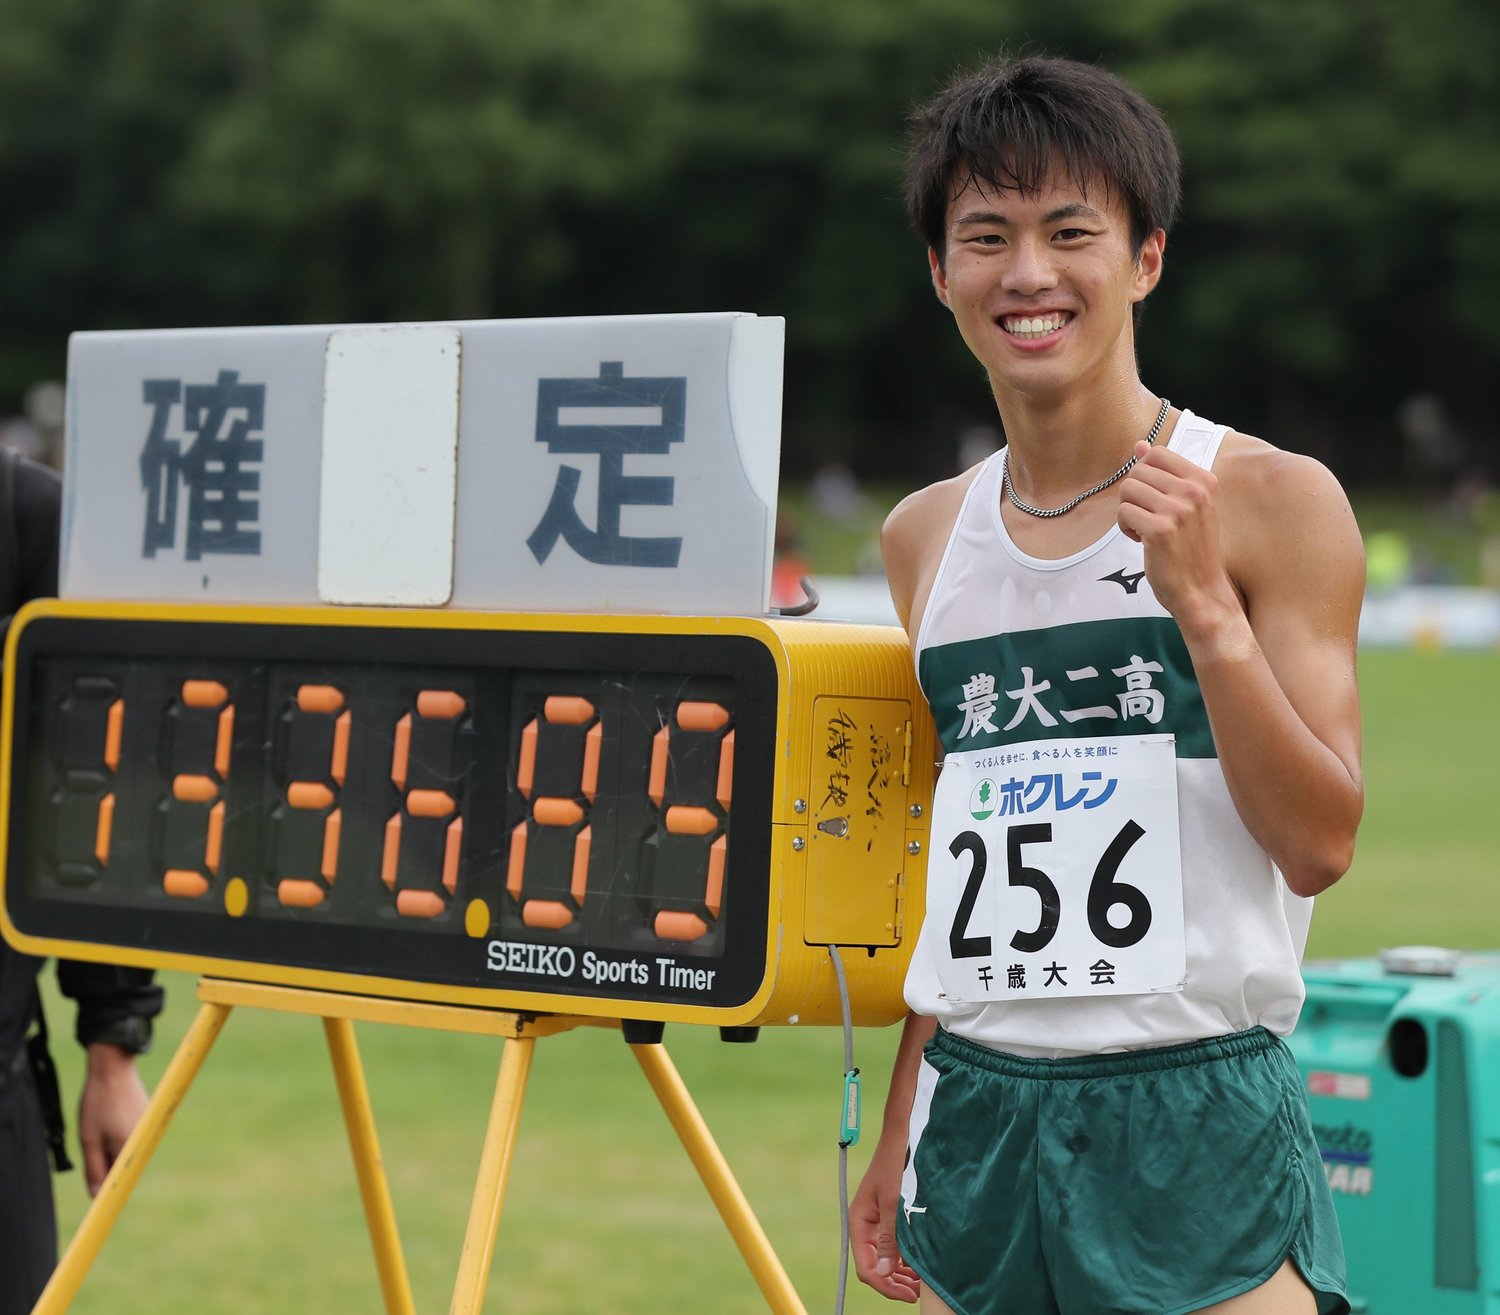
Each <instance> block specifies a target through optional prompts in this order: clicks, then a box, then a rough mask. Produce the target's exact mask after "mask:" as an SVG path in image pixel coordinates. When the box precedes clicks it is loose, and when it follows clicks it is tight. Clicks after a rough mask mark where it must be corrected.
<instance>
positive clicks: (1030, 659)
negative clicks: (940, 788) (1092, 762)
mask: <svg viewBox="0 0 1500 1315" xmlns="http://www.w3.org/2000/svg"><path fill="white" fill-rule="evenodd" d="M917 672H918V675H919V676H920V678H921V681H922V688H923V690H925V691H926V693H927V698H928V701H929V702H930V703H931V704H932V715H933V719H934V721H935V722H936V724H937V731H938V737H939V739H940V740H941V741H942V745H943V750H944V752H945V753H953V752H955V751H956V750H958V749H987V748H991V747H992V746H995V745H1004V744H1018V743H1020V742H1022V741H1024V740H1039V739H1083V738H1093V737H1097V736H1100V735H1151V734H1159V733H1171V734H1173V735H1175V736H1176V737H1177V756H1178V757H1179V758H1214V757H1217V756H1218V755H1217V754H1216V753H1215V751H1214V741H1213V734H1212V732H1211V731H1210V730H1209V725H1208V713H1207V711H1206V709H1205V708H1204V706H1203V695H1202V693H1201V692H1200V691H1199V689H1198V681H1197V678H1196V676H1195V675H1194V672H1193V663H1192V659H1191V658H1190V657H1189V656H1188V651H1187V645H1186V644H1185V643H1184V642H1183V639H1182V633H1181V631H1179V630H1178V629H1177V623H1176V622H1175V621H1173V620H1172V619H1171V618H1170V617H1159V616H1144V617H1123V618H1118V619H1114V620H1109V621H1076V622H1073V623H1072V624H1070V625H1059V626H1049V627H1048V628H1047V629H1045V630H1020V631H1014V632H1012V633H1010V634H1004V635H993V636H989V637H987V638H983V639H965V640H960V641H958V642H956V643H952V644H936V645H933V646H931V647H928V648H925V649H923V650H922V655H921V658H920V660H919V662H918V665H917Z"/></svg>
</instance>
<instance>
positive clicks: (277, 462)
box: [61, 313, 785, 615]
mask: <svg viewBox="0 0 1500 1315" xmlns="http://www.w3.org/2000/svg"><path fill="white" fill-rule="evenodd" d="M784 334H785V324H784V321H782V320H781V319H779V318H757V317H756V316H753V315H741V314H730V313H726V314H713V315H657V316H618V317H599V318H580V319H538V320H485V321H472V322H463V323H454V324H444V325H334V326H328V325H323V326H306V327H289V328H244V329H184V330H151V331H140V332H117V333H115V332H112V333H79V334H75V335H74V336H73V338H72V341H71V343H70V345H69V358H68V421H67V453H66V464H65V472H64V505H63V544H62V581H61V592H62V594H63V596H64V597H72V598H113V599H143V600H150V599H160V600H175V601H204V602H207V601H214V602H258V603H287V604H300V603H353V604H366V605H376V604H392V605H400V606H427V607H440V606H447V607H455V608H474V609H487V610H513V611H525V610H546V611H557V610H574V611H638V612H658V613H661V612H666V613H682V614H693V613H709V614H747V615H753V614H757V613H760V612H764V611H765V609H766V606H767V603H768V600H769V594H770V576H771V552H772V547H773V539H774V530H775V522H776V487H777V478H778V474H779V459H780V438H781V378H782V349H783V341H784Z"/></svg>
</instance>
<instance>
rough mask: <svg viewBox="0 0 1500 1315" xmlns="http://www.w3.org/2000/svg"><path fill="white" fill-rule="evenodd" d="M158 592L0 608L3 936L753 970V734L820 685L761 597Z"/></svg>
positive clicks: (703, 996)
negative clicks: (605, 607)
mask: <svg viewBox="0 0 1500 1315" xmlns="http://www.w3.org/2000/svg"><path fill="white" fill-rule="evenodd" d="M157 611H158V613H159V614H154V615H153V614H150V609H144V608H141V607H131V606H128V605H114V606H113V607H109V606H106V605H99V604H92V605H90V604H50V605H46V607H45V608H44V609H43V610H42V612H41V614H38V615H30V614H23V615H24V624H23V625H22V626H21V630H20V633H19V635H18V636H16V637H15V638H14V639H13V640H12V648H11V652H12V658H11V661H10V662H8V664H7V667H8V672H7V708H8V710H9V720H8V733H9V741H8V753H7V760H8V762H9V764H10V775H9V781H8V789H7V791H6V797H7V803H8V810H9V811H8V822H7V825H8V831H7V864H6V874H5V908H6V915H7V919H8V921H9V923H10V924H12V926H13V927H14V928H15V929H16V930H17V931H18V932H19V933H20V934H21V935H22V937H24V938H30V939H32V940H34V941H40V942H45V943H47V944H48V946H49V949H51V947H52V946H53V945H55V944H66V945H71V946H73V947H74V948H75V949H76V947H77V946H78V945H80V944H82V945H84V946H100V947H102V946H117V947H126V948H127V949H130V950H136V951H139V952H140V953H139V955H138V956H137V957H139V958H141V959H142V960H144V961H150V962H158V961H159V962H162V963H164V964H167V965H169V966H170V965H171V964H172V963H173V962H174V960H173V956H187V957H188V958H189V959H190V960H192V961H193V962H195V963H198V962H201V961H210V963H209V966H211V967H212V966H215V965H226V964H227V965H234V966H235V967H236V969H237V970H239V971H238V972H237V973H229V974H228V975H248V976H254V977H262V978H268V979H275V980H282V979H284V978H285V977H286V975H287V974H288V973H290V974H291V976H292V978H293V980H297V979H298V978H297V976H296V975H297V973H298V972H300V971H302V970H306V971H308V972H312V973H315V974H318V975H319V977H318V980H319V981H320V982H322V983H323V984H327V976H326V975H328V974H333V975H337V976H341V977H347V978H348V979H351V980H352V981H353V982H354V989H366V990H369V989H375V987H374V986H372V985H371V981H379V982H382V983H386V984H387V986H386V987H384V988H382V989H389V988H388V983H389V982H390V981H392V980H395V981H400V982H409V983H421V984H424V985H425V986H426V987H427V988H430V989H425V990H422V991H419V992H416V994H419V995H423V996H432V995H434V994H435V995H437V996H440V997H442V998H450V997H449V995H448V994H447V993H446V992H445V988H457V989H458V994H457V995H456V996H454V997H452V998H457V999H462V1000H472V1001H474V1002H484V1003H493V1002H495V1000H496V998H497V996H503V997H505V998H506V1000H507V1002H513V1001H514V1000H515V999H519V998H525V997H533V996H534V997H558V996H566V997H568V998H569V999H570V1000H571V1001H573V1002H574V1003H575V1004H576V1003H577V1002H578V1001H579V1000H586V999H588V998H590V997H594V998H595V999H596V1000H598V1001H601V1002H602V1001H619V1000H621V999H627V1000H629V1001H632V1002H634V1003H635V1004H637V1005H652V1004H655V1005H663V1006H672V1005H690V1006H693V1007H696V1008H700V1009H705V1010H709V1011H714V1010H718V1011H730V1012H733V1011H735V1010H743V1009H744V1008H746V1007H748V1006H751V1005H753V1004H754V1002H755V1001H756V1000H757V999H758V998H764V997H765V995H766V993H767V991H768V989H769V986H770V984H771V979H772V978H774V977H775V975H776V972H777V967H778V957H777V952H776V949H775V942H776V941H777V940H778V939H780V937H779V931H778V927H777V922H778V920H779V919H781V918H784V917H786V916H787V908H786V904H787V900H786V892H785V891H784V890H782V889H781V888H780V887H781V882H779V881H778V880H777V879H775V878H776V873H775V869H776V867H777V865H778V863H779V862H781V861H782V860H783V859H784V857H785V854H786V852H787V851H786V849H785V846H783V845H782V844H781V843H780V842H781V841H782V840H785V839H786V837H785V836H779V835H778V834H776V833H777V831H778V830H779V829H780V827H779V826H778V825H777V819H776V817H775V816H773V815H775V814H777V812H778V805H779V809H780V812H782V813H785V814H787V815H788V817H789V819H790V820H791V821H795V820H796V813H795V811H792V812H790V813H788V812H787V806H788V804H790V803H791V802H792V801H791V800H789V799H787V798H779V797H778V794H777V765H778V742H779V740H780V739H781V737H782V736H783V735H784V734H785V732H786V729H787V727H788V725H789V715H790V714H791V713H792V711H793V708H792V704H793V703H794V702H805V703H806V704H807V706H808V709H809V713H810V712H811V702H812V698H813V696H814V695H817V696H822V697H825V698H826V697H827V696H828V694H829V691H828V690H826V689H818V690H816V691H813V690H812V689H811V688H809V690H808V698H807V699H806V700H802V699H794V698H793V695H794V693H795V691H794V690H793V688H792V686H794V685H796V684H797V683H798V682H797V681H796V680H795V679H794V678H793V677H792V672H793V671H794V670H795V669H796V667H797V665H798V664H796V663H791V664H789V663H788V658H787V653H788V651H791V650H795V649H796V648H797V645H795V644H793V645H792V646H791V650H788V649H787V647H786V646H785V645H784V643H783V642H782V638H781V635H780V634H779V632H778V631H776V630H775V629H773V628H772V626H771V625H770V624H769V623H766V622H750V621H742V622H740V623H739V624H738V629H740V630H741V631H743V632H745V633H732V632H730V631H729V630H728V629H726V628H725V627H724V626H722V625H720V626H718V627H714V628H709V630H710V632H709V633H695V632H694V627H693V626H692V624H691V623H690V622H688V621H683V620H675V621H672V620H667V619H663V618H606V619H603V620H602V621H601V619H598V618H588V619H585V620H584V621H580V619H578V618H572V619H563V618H556V617H552V618H548V617H542V616H530V617H514V616H512V617H499V616H492V617H483V616H479V615H476V616H472V617H469V618H467V620H468V622H469V624H468V625H466V624H465V623H464V622H465V618H463V617H461V616H457V617H455V616H453V615H451V614H450V615H449V616H447V617H445V618H444V620H443V622H442V623H441V624H438V625H432V624H430V623H429V624H421V623H420V621H419V620H414V619H413V616H412V614H397V613H376V614H371V613H369V612H364V613H361V614H356V615H353V616H351V614H350V613H348V612H347V611H345V612H337V611H334V610H331V609H306V610H305V611H304V612H302V613H301V614H300V615H299V613H298V612H296V611H288V610H285V609H282V610H281V611H276V612H273V611H270V610H269V609H202V610H201V611H202V615H201V619H200V617H199V616H198V615H197V614H195V613H194V611H193V609H189V608H181V607H179V608H163V609H158V610H157ZM48 613H50V614H48ZM375 618H379V619H378V620H377V619H375ZM423 619H425V618H423ZM779 624H780V626H781V627H783V628H790V627H792V626H795V624H796V623H787V622H782V623H779ZM802 624H803V626H804V627H807V628H808V630H809V633H815V630H814V627H815V623H802ZM843 629H855V628H847V627H846V628H843ZM877 647H879V648H881V649H888V644H887V643H886V637H885V636H882V637H881V641H880V643H879V644H878V645H877ZM902 657H903V658H904V649H903V650H902ZM854 693H855V694H856V695H857V694H858V691H855V692H854ZM850 706H851V707H855V708H856V709H858V708H859V707H860V706H861V705H859V704H858V703H857V702H856V703H854V704H851V705H850ZM899 710H900V709H898V711H899ZM820 715H824V716H825V719H828V718H831V716H832V714H831V713H826V714H820ZM840 715H841V716H842V717H843V718H844V719H845V720H848V721H849V722H850V725H853V724H854V721H853V719H851V718H850V715H849V713H848V712H847V711H841V712H840ZM906 715H908V716H909V713H908V714H906ZM872 725H873V723H872ZM802 733H803V734H812V735H814V736H815V735H816V733H817V728H815V727H812V726H811V724H810V722H809V725H808V727H807V729H806V730H804V731H803V732H802ZM841 733H844V732H841ZM908 736H909V729H908ZM825 738H826V735H825ZM845 739H846V740H848V741H849V742H850V743H852V742H853V741H852V739H850V737H849V736H848V735H847V733H845ZM782 747H783V749H784V747H785V746H784V745H783V746H782ZM819 747H820V746H819V745H818V744H812V745H809V746H808V749H807V751H806V753H805V754H804V755H803V756H804V757H806V758H807V759H808V760H809V761H810V760H811V759H812V758H813V757H814V756H816V754H817V751H818V749H819ZM887 756H888V750H887ZM882 761H884V760H882ZM845 775H847V773H845ZM888 783H889V772H888V773H887V785H886V786H883V787H882V788H883V789H887V792H888ZM783 793H784V792H783ZM796 793H797V795H798V800H799V801H801V802H802V807H803V809H804V810H805V809H806V807H807V804H806V802H805V798H806V796H807V795H809V794H810V790H806V789H804V790H801V791H798V792H796ZM870 798H871V799H876V800H877V804H878V805H879V806H880V808H882V809H883V808H884V807H885V797H884V796H883V795H882V796H879V797H877V795H876V794H875V793H874V792H873V791H872V792H871V793H870ZM904 801H905V791H904V788H903V789H902V795H901V803H902V807H901V812H902V813H905V812H906V811H907V810H906V808H905V806H904ZM866 802H867V801H866ZM895 811H896V810H895V809H894V808H893V809H892V812H893V813H894V812H895ZM809 820H810V819H809ZM909 822H910V818H909V817H905V818H903V817H901V816H895V817H893V818H892V821H891V826H892V827H893V828H896V829H895V830H894V831H892V832H891V836H892V838H893V839H894V841H895V842H896V845H895V848H893V847H892V846H889V845H888V846H886V847H885V850H886V851H889V852H895V851H896V849H898V848H899V846H900V845H901V844H902V843H903V836H904V831H903V830H902V829H901V828H903V827H905V826H907V825H908V824H909ZM802 829H803V830H805V829H806V823H805V822H804V824H803V828H802ZM825 829H826V828H825ZM844 829H845V831H846V832H847V829H848V823H847V822H844ZM840 834H843V833H840ZM803 843H804V844H805V842H803ZM802 847H803V846H802V844H798V845H796V846H795V850H794V852H800V850H801V849H802ZM867 848H869V849H873V842H872V844H871V845H870V846H868V847H867ZM850 855H851V858H852V857H853V850H852V848H851V849H850ZM887 866H888V863H887ZM850 876H851V880H852V881H853V882H855V883H856V884H857V883H858V882H859V881H860V878H861V874H860V873H858V872H855V873H852V874H850ZM868 876H869V880H870V881H871V882H877V883H878V882H881V881H885V882H890V881H891V874H889V873H887V872H885V871H883V870H879V865H878V863H877V865H876V868H875V869H872V870H871V871H870V872H869V874H868ZM896 877H897V880H898V881H899V880H900V879H901V877H902V874H900V873H898V874H896ZM892 884H894V883H892ZM773 893H774V894H776V895H778V896H779V897H780V900H779V903H780V905H781V907H773ZM825 903H826V900H825ZM820 907H821V906H820ZM797 911H798V912H800V908H799V909H798V910H797ZM834 921H835V922H836V921H837V917H836V916H835V918H834ZM887 926H888V927H889V926H890V924H887ZM880 939H882V940H883V941H885V942H887V943H889V942H891V941H892V939H893V938H892V937H891V936H884V937H881V938H880ZM894 939H899V938H894ZM872 953H873V951H872ZM99 957H105V956H103V955H100V956H99ZM887 957H888V958H889V957H895V956H893V955H889V954H888V955H887ZM902 957H903V962H904V955H903V956H902ZM257 966H260V967H261V968H265V969H271V970H275V971H264V972H263V971H258V969H257ZM246 968H248V969H249V971H248V972H245V971H244V970H245V969H246ZM367 979H368V980H367ZM569 1007H570V1008H571V1007H574V1005H570V1006H569ZM595 1007H602V1005H601V1006H590V1008H595ZM609 1012H612V1013H616V1014H620V1013H625V1014H628V1013H629V1012H630V1011H622V1010H621V1009H620V1008H619V1007H618V1005H611V1006H610V1008H609ZM635 1012H637V1013H639V1012H640V1011H639V1010H636V1011H635ZM650 1012H651V1011H650V1010H649V1009H648V1010H647V1011H646V1013H647V1014H649V1013H650Z"/></svg>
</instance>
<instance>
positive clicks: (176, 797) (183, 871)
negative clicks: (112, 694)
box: [111, 680, 234, 899]
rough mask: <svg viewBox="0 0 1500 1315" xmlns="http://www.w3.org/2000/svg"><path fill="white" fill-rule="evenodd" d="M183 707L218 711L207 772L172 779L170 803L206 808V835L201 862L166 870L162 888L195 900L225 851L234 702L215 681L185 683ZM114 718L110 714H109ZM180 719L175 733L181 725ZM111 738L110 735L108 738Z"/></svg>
mask: <svg viewBox="0 0 1500 1315" xmlns="http://www.w3.org/2000/svg"><path fill="white" fill-rule="evenodd" d="M179 698H181V700H182V706H183V707H185V708H201V709H205V710H208V711H213V710H217V711H218V714H219V715H218V722H217V726H216V728H215V733H214V760H213V767H212V770H211V772H210V773H208V774H204V773H201V772H178V773H176V774H175V775H174V776H173V777H172V786H171V802H169V803H168V805H167V806H168V807H169V808H170V807H171V806H172V803H173V802H175V803H185V804H201V805H203V806H204V807H206V808H207V809H208V835H207V837H206V838H205V839H204V842H203V860H202V862H201V863H200V864H199V865H198V866H197V867H195V868H193V867H181V868H167V869H166V871H165V872H163V873H162V879H161V884H162V889H163V890H164V891H166V893H167V894H168V895H175V896H177V897H179V898H182V899H197V898H198V897H199V896H201V895H205V894H207V893H208V891H209V889H210V887H211V886H212V884H213V878H214V877H217V876H218V875H219V862H220V859H221V858H222V857H223V849H224V798H223V792H224V783H225V781H226V780H227V779H228V776H229V756H230V748H231V746H232V745H233V743H234V700H233V699H231V698H230V697H229V690H228V689H227V688H226V687H225V686H224V685H222V684H220V683H219V682H218V681H217V680H185V681H183V682H182V688H181V690H180V691H179ZM111 715H113V713H111ZM182 724H183V723H182V721H181V719H179V720H178V721H177V723H176V726H175V727H174V734H175V733H176V731H177V730H178V729H180V727H181V726H182ZM111 738H113V736H112V735H111Z"/></svg>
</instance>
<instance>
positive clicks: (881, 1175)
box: [849, 1014, 934, 1302]
mask: <svg viewBox="0 0 1500 1315" xmlns="http://www.w3.org/2000/svg"><path fill="white" fill-rule="evenodd" d="M933 1027H934V1023H933V1020H932V1019H930V1018H922V1017H920V1016H919V1015H917V1014H908V1015H907V1016H906V1025H905V1027H904V1028H903V1029H902V1032H901V1044H900V1046H898V1047H897V1050H896V1062H895V1064H894V1065H892V1067H891V1087H890V1091H889V1093H888V1094H887V1095H886V1098H885V1116H884V1118H883V1119H882V1120H881V1124H880V1140H879V1141H878V1142H876V1144H875V1153H874V1155H872V1156H871V1157H870V1166H869V1168H868V1169H866V1170H865V1176H864V1178H863V1179H861V1181H860V1184H859V1189H858V1190H857V1191H856V1192H855V1193H854V1199H853V1201H851V1202H850V1203H849V1245H850V1249H851V1251H852V1252H853V1255H854V1272H855V1273H856V1274H857V1275H858V1276H859V1279H860V1282H862V1283H868V1284H869V1285H870V1286H871V1287H872V1288H874V1289H875V1291H876V1292H878V1293H880V1295H881V1296H883V1297H889V1298H891V1300H893V1301H907V1302H914V1301H916V1300H917V1295H918V1293H919V1292H920V1291H921V1286H922V1285H921V1282H920V1280H918V1278H917V1276H916V1273H915V1272H914V1271H913V1270H912V1269H911V1267H910V1266H909V1265H907V1264H906V1262H905V1261H904V1260H902V1259H901V1253H900V1252H899V1251H898V1250H897V1249H896V1211H897V1210H898V1209H899V1208H900V1194H901V1172H902V1170H903V1169H904V1168H905V1167H906V1138H907V1124H908V1122H909V1121H910V1118H911V1102H912V1098H913V1096H914V1095H915V1094H916V1089H917V1070H918V1068H919V1066H920V1065H921V1062H922V1047H923V1046H925V1045H926V1044H927V1039H928V1038H929V1037H930V1036H931V1035H932V1031H933Z"/></svg>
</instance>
